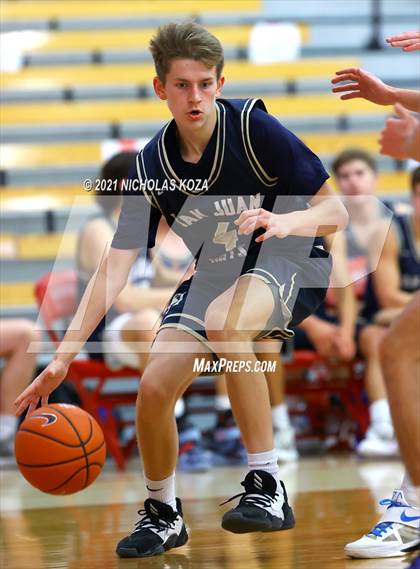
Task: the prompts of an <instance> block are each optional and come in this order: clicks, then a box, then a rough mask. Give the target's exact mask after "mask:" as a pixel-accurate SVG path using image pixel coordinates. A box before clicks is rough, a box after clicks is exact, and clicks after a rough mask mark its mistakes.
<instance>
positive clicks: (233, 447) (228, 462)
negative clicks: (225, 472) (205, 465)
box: [211, 426, 247, 466]
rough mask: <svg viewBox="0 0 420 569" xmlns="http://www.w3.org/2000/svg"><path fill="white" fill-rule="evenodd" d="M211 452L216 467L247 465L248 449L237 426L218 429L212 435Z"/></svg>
mask: <svg viewBox="0 0 420 569" xmlns="http://www.w3.org/2000/svg"><path fill="white" fill-rule="evenodd" d="M211 450H212V451H213V464H214V465H215V466H235V465H243V464H247V455H246V449H245V447H244V445H243V443H242V440H241V433H240V431H239V429H238V427H236V426H230V427H216V429H214V431H213V433H212V440H211Z"/></svg>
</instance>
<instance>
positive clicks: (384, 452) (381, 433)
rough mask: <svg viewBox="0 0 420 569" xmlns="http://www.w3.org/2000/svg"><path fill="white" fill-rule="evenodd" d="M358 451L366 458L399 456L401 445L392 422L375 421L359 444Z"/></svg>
mask: <svg viewBox="0 0 420 569" xmlns="http://www.w3.org/2000/svg"><path fill="white" fill-rule="evenodd" d="M356 452H357V454H358V455H359V456H362V457H364V458H392V457H397V456H399V446H398V442H397V439H396V438H395V434H394V427H393V426H392V423H388V422H387V421H381V422H378V423H373V424H372V425H371V426H370V427H369V428H368V430H367V432H366V436H365V438H364V439H362V440H361V441H360V443H359V444H358V445H357V448H356Z"/></svg>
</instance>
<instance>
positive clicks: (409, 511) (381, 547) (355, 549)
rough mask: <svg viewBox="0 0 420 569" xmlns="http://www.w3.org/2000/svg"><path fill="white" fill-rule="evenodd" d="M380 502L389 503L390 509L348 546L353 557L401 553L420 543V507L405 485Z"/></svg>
mask: <svg viewBox="0 0 420 569" xmlns="http://www.w3.org/2000/svg"><path fill="white" fill-rule="evenodd" d="M379 503H380V504H381V505H382V506H388V508H387V509H386V512H385V513H384V515H383V516H382V518H381V519H380V520H379V522H378V523H377V524H376V526H375V527H374V528H373V529H371V530H370V532H369V533H368V534H366V535H364V536H363V537H361V538H360V539H358V540H357V541H353V542H352V543H348V544H347V545H346V546H345V548H344V552H345V553H346V554H347V555H349V556H350V557H356V558H364V559H371V558H379V557H400V556H403V555H406V554H407V553H409V552H410V551H414V550H415V549H417V548H418V547H419V545H420V508H416V507H413V506H410V505H409V504H408V503H407V501H406V499H405V496H404V492H403V490H401V489H398V490H394V493H393V495H392V499H391V500H389V499H386V500H381V501H380V502H379Z"/></svg>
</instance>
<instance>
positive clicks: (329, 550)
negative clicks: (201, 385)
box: [0, 455, 418, 569]
mask: <svg viewBox="0 0 420 569" xmlns="http://www.w3.org/2000/svg"><path fill="white" fill-rule="evenodd" d="M139 472H140V466H139V462H138V460H137V459H133V460H132V461H131V464H130V467H129V469H128V471H126V472H124V473H119V472H116V471H115V469H114V467H113V466H112V465H111V464H107V465H106V466H105V468H104V471H103V472H102V474H101V476H100V477H99V479H98V480H97V481H96V482H95V483H94V484H93V485H92V487H90V488H88V489H87V490H85V491H83V492H80V493H78V494H75V495H73V496H66V497H55V496H49V495H47V494H43V493H41V492H39V491H37V490H35V489H33V488H31V487H30V486H29V485H28V484H27V482H26V481H25V480H24V479H23V478H22V477H21V476H20V474H19V473H18V472H17V470H15V469H13V468H8V469H3V470H1V471H0V476H1V532H0V533H1V541H0V566H1V567H2V568H5V569H6V568H7V569H64V568H65V569H115V568H118V569H133V568H139V569H142V568H143V567H144V568H151V569H154V568H161V569H164V568H165V569H186V568H188V569H190V568H192V569H195V568H197V569H198V568H200V569H218V568H226V569H309V568H310V569H388V568H389V569H405V568H408V567H410V565H411V566H412V567H415V563H416V562H415V561H414V560H413V559H402V558H393V559H372V560H352V559H349V558H347V557H346V556H345V555H344V553H343V546H344V545H345V544H346V543H347V542H349V541H352V540H354V539H357V538H358V537H361V535H362V533H364V532H366V531H367V530H368V529H370V528H371V527H372V526H373V525H374V524H375V523H376V522H377V520H378V510H377V509H376V504H377V500H379V499H380V498H384V497H389V496H390V495H391V492H392V489H393V488H394V487H396V486H398V485H399V483H400V481H401V478H402V467H401V464H400V463H399V462H397V461H389V462H383V461H381V462H369V463H368V462H365V463H364V462H360V461H357V459H355V458H354V457H353V456H351V455H336V456H334V455H332V456H328V457H327V458H306V459H302V460H301V461H300V462H299V463H298V464H296V465H286V466H283V467H282V468H281V472H282V478H283V479H284V481H285V483H286V486H287V489H288V492H289V495H290V500H291V503H292V505H293V508H294V511H295V516H296V519H297V525H296V528H295V529H293V530H289V531H285V532H276V533H271V534H270V533H267V534H263V533H256V534H247V535H234V534H230V533H228V532H226V531H224V530H223V529H221V527H220V520H221V516H222V513H223V512H224V511H225V510H226V509H228V508H229V507H231V505H233V503H236V502H233V503H230V504H227V505H225V506H223V507H220V506H219V504H220V502H222V501H224V500H225V499H226V498H229V497H230V496H233V495H234V494H237V493H239V492H240V491H241V489H242V487H241V486H240V484H239V482H240V481H241V480H242V478H243V474H244V472H245V470H244V469H243V468H242V467H235V468H233V467H232V468H214V469H213V470H211V471H209V472H207V473H202V474H179V476H178V494H179V495H180V496H181V497H182V498H183V505H184V513H185V519H186V522H187V525H188V528H189V535H190V539H189V542H188V544H187V545H185V546H184V547H181V548H179V549H175V550H171V551H170V552H168V553H167V554H165V555H162V556H159V557H153V558H143V559H118V557H117V556H116V554H115V545H116V543H117V541H118V540H119V539H120V538H121V537H123V536H124V535H125V534H126V533H128V532H129V531H131V529H132V528H133V524H134V521H135V520H136V519H137V515H136V510H137V509H139V508H140V506H141V504H142V500H143V499H144V497H145V494H144V489H143V483H142V479H141V476H140V475H139ZM417 561H418V560H417ZM413 563H414V564H413Z"/></svg>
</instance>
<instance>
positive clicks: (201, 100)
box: [153, 59, 224, 130]
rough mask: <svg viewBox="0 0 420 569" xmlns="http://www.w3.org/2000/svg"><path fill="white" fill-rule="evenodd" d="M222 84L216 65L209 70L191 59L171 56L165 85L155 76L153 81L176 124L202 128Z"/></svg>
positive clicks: (157, 92)
mask: <svg viewBox="0 0 420 569" xmlns="http://www.w3.org/2000/svg"><path fill="white" fill-rule="evenodd" d="M223 83H224V78H223V77H221V78H220V79H219V80H217V76H216V67H212V68H211V69H208V67H206V66H205V65H204V63H202V62H201V61H195V60H194V59H174V60H173V61H172V63H171V67H170V70H169V72H168V73H167V75H166V81H165V84H164V85H163V84H162V82H161V81H160V80H159V78H157V77H155V79H154V81H153V85H154V88H155V92H156V94H157V95H158V97H159V98H160V99H162V100H163V101H168V107H169V110H170V111H171V113H172V115H173V117H174V119H175V122H176V124H177V125H178V127H181V128H184V129H186V130H198V129H200V128H202V127H203V126H204V125H205V124H206V122H207V121H208V120H209V119H210V117H212V116H213V113H214V102H215V100H216V97H218V96H219V95H220V92H221V89H222V86H223Z"/></svg>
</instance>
